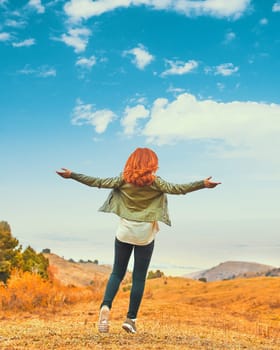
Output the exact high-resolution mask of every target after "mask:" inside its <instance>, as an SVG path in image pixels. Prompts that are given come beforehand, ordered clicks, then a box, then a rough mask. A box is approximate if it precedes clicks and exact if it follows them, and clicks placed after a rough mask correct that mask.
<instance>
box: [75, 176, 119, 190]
mask: <svg viewBox="0 0 280 350" xmlns="http://www.w3.org/2000/svg"><path fill="white" fill-rule="evenodd" d="M71 179H73V180H76V181H78V182H81V183H82V184H84V185H87V186H90V187H98V188H118V187H119V186H120V184H121V183H122V182H123V180H122V178H121V176H116V177H107V178H103V179H102V178H99V177H92V176H87V175H83V174H77V173H73V172H72V173H71Z"/></svg>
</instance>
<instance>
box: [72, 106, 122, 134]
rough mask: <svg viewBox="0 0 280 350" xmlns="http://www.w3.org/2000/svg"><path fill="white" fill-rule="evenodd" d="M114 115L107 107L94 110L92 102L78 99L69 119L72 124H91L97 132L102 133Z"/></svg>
mask: <svg viewBox="0 0 280 350" xmlns="http://www.w3.org/2000/svg"><path fill="white" fill-rule="evenodd" d="M115 117H116V115H115V113H114V112H112V111H111V110H109V109H101V110H96V109H95V106H94V105H93V104H84V103H83V101H81V100H80V99H78V100H77V103H76V106H75V107H74V109H73V113H72V119H71V121H72V124H74V125H91V126H93V127H94V129H95V131H96V132H97V133H98V134H102V133H103V132H104V131H105V130H106V129H107V127H108V125H109V124H110V123H111V122H112V121H113V120H114V119H115Z"/></svg>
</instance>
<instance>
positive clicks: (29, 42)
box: [12, 38, 35, 47]
mask: <svg viewBox="0 0 280 350" xmlns="http://www.w3.org/2000/svg"><path fill="white" fill-rule="evenodd" d="M12 45H13V47H26V46H32V45H35V39H33V38H31V39H26V40H23V41H20V42H18V43H12Z"/></svg>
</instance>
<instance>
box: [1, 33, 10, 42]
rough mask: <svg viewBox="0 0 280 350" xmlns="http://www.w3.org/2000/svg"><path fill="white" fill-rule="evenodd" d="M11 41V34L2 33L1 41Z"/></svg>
mask: <svg viewBox="0 0 280 350" xmlns="http://www.w3.org/2000/svg"><path fill="white" fill-rule="evenodd" d="M10 39H11V34H10V33H7V32H2V33H0V41H9V40H10Z"/></svg>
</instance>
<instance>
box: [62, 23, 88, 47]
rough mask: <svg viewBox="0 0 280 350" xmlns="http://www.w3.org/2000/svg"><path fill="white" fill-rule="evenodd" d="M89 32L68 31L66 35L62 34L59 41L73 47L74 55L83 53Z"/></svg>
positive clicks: (84, 30)
mask: <svg viewBox="0 0 280 350" xmlns="http://www.w3.org/2000/svg"><path fill="white" fill-rule="evenodd" d="M90 35H91V31H90V30H89V29H87V28H75V29H70V30H69V31H68V34H62V36H61V39H60V40H61V41H63V42H64V43H65V44H66V45H68V46H72V47H74V51H75V52H76V53H79V52H83V51H85V49H86V47H87V44H88V39H89V36H90Z"/></svg>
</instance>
